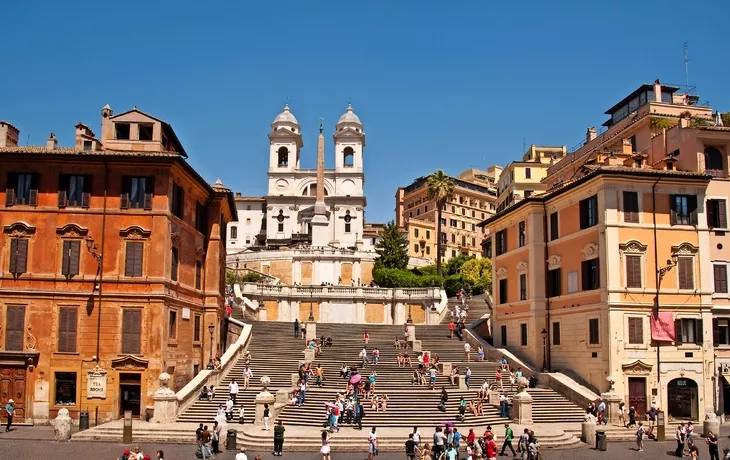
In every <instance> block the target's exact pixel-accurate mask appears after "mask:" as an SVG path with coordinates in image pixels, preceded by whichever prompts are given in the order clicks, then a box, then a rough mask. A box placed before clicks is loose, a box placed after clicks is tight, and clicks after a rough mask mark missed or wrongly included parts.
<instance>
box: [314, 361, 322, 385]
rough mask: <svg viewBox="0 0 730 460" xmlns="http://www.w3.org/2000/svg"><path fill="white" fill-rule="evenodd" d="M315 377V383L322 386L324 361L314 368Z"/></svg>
mask: <svg viewBox="0 0 730 460" xmlns="http://www.w3.org/2000/svg"><path fill="white" fill-rule="evenodd" d="M314 377H315V380H314V383H315V385H317V386H318V387H320V388H322V387H323V386H324V383H323V381H324V369H323V368H322V363H319V364H317V367H316V368H315V369H314Z"/></svg>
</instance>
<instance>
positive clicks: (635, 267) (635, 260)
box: [626, 255, 642, 288]
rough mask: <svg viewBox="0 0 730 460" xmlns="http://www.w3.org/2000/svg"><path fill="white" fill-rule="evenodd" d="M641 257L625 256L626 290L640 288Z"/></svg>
mask: <svg viewBox="0 0 730 460" xmlns="http://www.w3.org/2000/svg"><path fill="white" fill-rule="evenodd" d="M641 278H642V276H641V256H640V255H627V256H626V287H627V288H640V287H641V285H642V282H641Z"/></svg>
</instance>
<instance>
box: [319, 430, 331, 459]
mask: <svg viewBox="0 0 730 460" xmlns="http://www.w3.org/2000/svg"><path fill="white" fill-rule="evenodd" d="M331 451H332V448H331V447H330V439H329V436H328V435H327V431H323V432H322V447H321V448H320V449H319V453H320V454H322V460H330V452H331Z"/></svg>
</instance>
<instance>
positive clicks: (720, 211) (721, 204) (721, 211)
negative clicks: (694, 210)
mask: <svg viewBox="0 0 730 460" xmlns="http://www.w3.org/2000/svg"><path fill="white" fill-rule="evenodd" d="M716 203H717V223H718V224H719V225H720V228H727V210H726V209H725V206H727V201H726V200H717V201H716Z"/></svg>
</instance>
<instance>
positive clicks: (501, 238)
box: [495, 230, 507, 256]
mask: <svg viewBox="0 0 730 460" xmlns="http://www.w3.org/2000/svg"><path fill="white" fill-rule="evenodd" d="M495 241H496V244H497V248H496V252H497V255H498V256H501V255H502V254H504V253H505V252H507V230H500V231H498V232H497V236H496V240H495Z"/></svg>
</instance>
